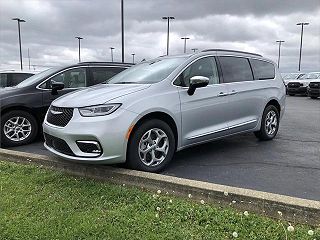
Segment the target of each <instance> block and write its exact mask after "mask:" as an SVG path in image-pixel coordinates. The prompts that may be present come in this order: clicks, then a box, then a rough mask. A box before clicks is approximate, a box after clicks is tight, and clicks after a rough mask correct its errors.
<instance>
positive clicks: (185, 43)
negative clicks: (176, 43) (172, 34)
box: [181, 37, 190, 53]
mask: <svg viewBox="0 0 320 240" xmlns="http://www.w3.org/2000/svg"><path fill="white" fill-rule="evenodd" d="M181 39H182V40H184V48H183V52H184V53H186V51H187V40H188V39H190V38H188V37H182V38H181Z"/></svg>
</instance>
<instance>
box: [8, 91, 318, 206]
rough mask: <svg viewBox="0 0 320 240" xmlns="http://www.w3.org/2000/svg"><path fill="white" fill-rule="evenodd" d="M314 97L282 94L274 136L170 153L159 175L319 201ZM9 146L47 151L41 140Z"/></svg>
mask: <svg viewBox="0 0 320 240" xmlns="http://www.w3.org/2000/svg"><path fill="white" fill-rule="evenodd" d="M319 135H320V99H315V100H312V99H310V98H306V97H298V96H297V97H288V98H287V103H286V113H285V115H284V118H283V120H282V122H281V126H280V130H279V133H278V136H277V137H276V139H274V140H273V141H269V142H259V141H258V140H257V139H256V138H255V137H254V136H253V134H243V135H240V136H235V137H229V138H226V139H223V140H218V141H214V142H211V143H208V144H204V145H200V146H197V147H193V148H189V149H186V150H184V151H181V152H179V153H177V154H176V156H175V158H174V160H173V162H172V164H170V166H169V167H168V168H167V169H166V171H165V172H163V174H166V175H172V176H177V177H183V178H189V179H195V180H201V181H207V182H212V183H217V184H225V185H231V186H237V187H244V188H250V189H255V190H261V191H266V192H273V193H280V194H285V195H290V196H295V197H301V198H307V199H313V200H320V185H319V179H320V137H319ZM12 150H18V151H25V152H32V153H39V154H46V155H49V154H50V153H49V152H48V151H46V150H45V149H44V147H43V145H42V142H41V141H38V142H37V143H34V144H30V145H27V146H21V147H16V148H12Z"/></svg>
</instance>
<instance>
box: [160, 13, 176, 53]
mask: <svg viewBox="0 0 320 240" xmlns="http://www.w3.org/2000/svg"><path fill="white" fill-rule="evenodd" d="M162 19H164V20H167V55H169V34H170V20H173V19H175V17H170V16H167V17H162Z"/></svg>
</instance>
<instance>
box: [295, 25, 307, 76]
mask: <svg viewBox="0 0 320 240" xmlns="http://www.w3.org/2000/svg"><path fill="white" fill-rule="evenodd" d="M297 25H298V26H300V25H301V38H300V53H299V67H298V71H300V70H301V56H302V38H303V26H306V25H309V23H307V22H300V23H297Z"/></svg>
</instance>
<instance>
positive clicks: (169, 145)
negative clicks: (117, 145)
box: [126, 119, 176, 172]
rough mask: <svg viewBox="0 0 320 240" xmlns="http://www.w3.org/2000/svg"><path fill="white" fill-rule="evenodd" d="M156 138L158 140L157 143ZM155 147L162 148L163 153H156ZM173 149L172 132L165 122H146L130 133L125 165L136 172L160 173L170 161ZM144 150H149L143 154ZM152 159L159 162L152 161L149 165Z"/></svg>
mask: <svg viewBox="0 0 320 240" xmlns="http://www.w3.org/2000/svg"><path fill="white" fill-rule="evenodd" d="M149 134H150V135H149ZM157 134H158V135H157ZM156 138H158V139H160V141H159V142H158V143H156V141H157V140H156ZM157 147H158V149H161V148H163V151H157ZM175 147H176V144H175V137H174V134H173V131H172V129H171V128H170V126H169V125H168V124H167V123H166V122H164V121H161V120H158V119H152V120H147V121H146V122H143V123H142V124H141V125H140V126H138V128H137V129H136V130H135V131H134V132H132V133H131V137H130V140H129V142H128V150H127V162H126V164H127V166H128V167H130V168H132V169H136V170H142V171H146V172H160V171H161V170H163V169H164V168H165V167H166V166H167V165H168V164H169V162H170V161H171V160H172V158H173V155H174V153H175ZM146 149H150V150H149V151H146V153H143V151H145V150H146ZM142 150H143V151H142ZM153 156H154V158H153ZM152 159H157V160H161V161H154V162H153V164H151V163H152ZM148 164H150V165H148Z"/></svg>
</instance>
